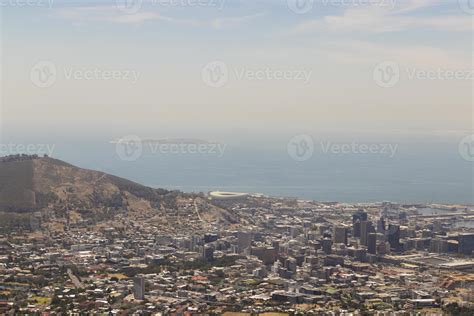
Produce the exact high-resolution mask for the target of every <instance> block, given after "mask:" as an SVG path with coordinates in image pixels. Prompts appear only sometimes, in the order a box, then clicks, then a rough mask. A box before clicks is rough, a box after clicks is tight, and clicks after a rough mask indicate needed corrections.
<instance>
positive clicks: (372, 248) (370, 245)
mask: <svg viewBox="0 0 474 316" xmlns="http://www.w3.org/2000/svg"><path fill="white" fill-rule="evenodd" d="M367 252H368V253H370V254H373V255H375V254H376V253H377V234H376V233H369V236H368V238H367Z"/></svg>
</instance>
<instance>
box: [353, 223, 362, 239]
mask: <svg viewBox="0 0 474 316" xmlns="http://www.w3.org/2000/svg"><path fill="white" fill-rule="evenodd" d="M352 237H354V238H360V221H359V220H357V221H356V222H355V223H353V224H352Z"/></svg>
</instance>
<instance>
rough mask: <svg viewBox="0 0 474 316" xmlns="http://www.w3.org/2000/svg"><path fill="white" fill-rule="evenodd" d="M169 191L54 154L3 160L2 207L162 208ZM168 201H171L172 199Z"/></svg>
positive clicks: (0, 174) (0, 173) (9, 209)
mask: <svg viewBox="0 0 474 316" xmlns="http://www.w3.org/2000/svg"><path fill="white" fill-rule="evenodd" d="M168 194H170V192H169V191H166V190H161V189H152V188H148V187H145V186H142V185H140V184H137V183H134V182H132V181H128V180H125V179H122V178H119V177H115V176H111V175H108V174H106V173H102V172H98V171H92V170H87V169H82V168H78V167H75V166H73V165H70V164H67V163H65V162H62V161H60V160H56V159H52V158H48V157H45V158H38V157H23V158H22V159H20V158H19V159H10V160H7V161H1V162H0V211H7V212H33V211H38V210H41V209H44V208H47V207H50V206H54V205H57V206H64V207H68V208H71V207H74V208H79V209H97V208H102V207H109V208H125V209H127V208H129V207H130V204H129V203H128V202H132V204H141V205H142V206H145V207H147V208H161V207H162V206H163V205H162V203H163V202H164V201H167V199H165V197H166V195H168ZM168 202H172V201H169V199H168Z"/></svg>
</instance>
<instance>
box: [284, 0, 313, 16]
mask: <svg viewBox="0 0 474 316" xmlns="http://www.w3.org/2000/svg"><path fill="white" fill-rule="evenodd" d="M287 4H288V8H289V9H290V10H291V11H293V12H294V13H297V14H305V13H308V12H309V11H311V10H312V9H313V6H314V0H287Z"/></svg>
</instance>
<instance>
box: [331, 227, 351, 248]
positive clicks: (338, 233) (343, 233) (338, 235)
mask: <svg viewBox="0 0 474 316" xmlns="http://www.w3.org/2000/svg"><path fill="white" fill-rule="evenodd" d="M332 237H333V241H334V243H335V244H344V245H347V228H346V227H344V226H334V231H333V234H332Z"/></svg>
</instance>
